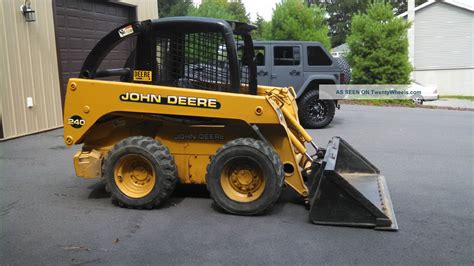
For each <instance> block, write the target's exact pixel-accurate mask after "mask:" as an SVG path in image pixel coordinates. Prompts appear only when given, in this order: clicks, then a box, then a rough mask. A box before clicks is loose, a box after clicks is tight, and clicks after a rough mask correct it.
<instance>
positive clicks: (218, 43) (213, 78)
mask: <svg viewBox="0 0 474 266" xmlns="http://www.w3.org/2000/svg"><path fill="white" fill-rule="evenodd" d="M156 45H157V47H156V61H157V80H156V84H158V85H166V86H177V87H182V88H192V89H203V90H213V91H231V81H230V72H229V63H228V59H227V52H226V46H225V42H224V38H223V36H222V34H221V33H218V32H205V33H203V32H199V33H179V32H157V42H156Z"/></svg>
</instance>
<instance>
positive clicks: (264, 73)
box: [257, 70, 268, 76]
mask: <svg viewBox="0 0 474 266" xmlns="http://www.w3.org/2000/svg"><path fill="white" fill-rule="evenodd" d="M257 75H259V76H266V75H268V72H267V71H263V70H260V71H258V72H257Z"/></svg>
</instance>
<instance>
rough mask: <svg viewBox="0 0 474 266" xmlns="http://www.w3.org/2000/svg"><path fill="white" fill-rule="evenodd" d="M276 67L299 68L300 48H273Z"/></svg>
mask: <svg viewBox="0 0 474 266" xmlns="http://www.w3.org/2000/svg"><path fill="white" fill-rule="evenodd" d="M273 57H274V59H273V60H274V61H273V64H274V65H275V66H297V65H299V64H300V58H301V56H300V47H299V46H275V47H274V48H273Z"/></svg>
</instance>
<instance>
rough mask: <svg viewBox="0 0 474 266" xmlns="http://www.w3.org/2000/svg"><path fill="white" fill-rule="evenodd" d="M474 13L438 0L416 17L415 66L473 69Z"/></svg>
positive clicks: (417, 67)
mask: <svg viewBox="0 0 474 266" xmlns="http://www.w3.org/2000/svg"><path fill="white" fill-rule="evenodd" d="M473 29H474V12H471V11H469V10H466V9H462V8H459V7H455V6H452V5H450V4H447V3H443V2H436V3H434V4H432V5H430V6H427V7H425V8H423V9H420V10H418V11H417V12H416V16H415V68H416V69H423V70H425V69H446V68H467V67H470V68H473V67H474V61H473V60H474V59H473V56H472V49H473V47H474V46H473Z"/></svg>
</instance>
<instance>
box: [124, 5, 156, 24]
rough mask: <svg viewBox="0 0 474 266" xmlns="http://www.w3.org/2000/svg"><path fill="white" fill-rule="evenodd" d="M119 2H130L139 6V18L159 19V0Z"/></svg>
mask: <svg viewBox="0 0 474 266" xmlns="http://www.w3.org/2000/svg"><path fill="white" fill-rule="evenodd" d="M118 2H119V3H124V4H129V5H132V6H136V7H137V20H146V19H157V18H158V1H157V0H118Z"/></svg>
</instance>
